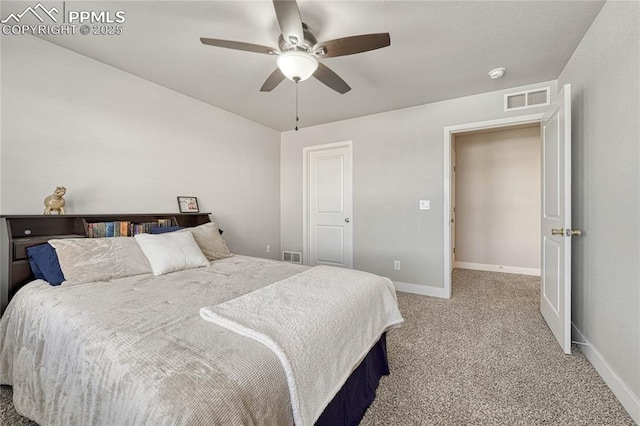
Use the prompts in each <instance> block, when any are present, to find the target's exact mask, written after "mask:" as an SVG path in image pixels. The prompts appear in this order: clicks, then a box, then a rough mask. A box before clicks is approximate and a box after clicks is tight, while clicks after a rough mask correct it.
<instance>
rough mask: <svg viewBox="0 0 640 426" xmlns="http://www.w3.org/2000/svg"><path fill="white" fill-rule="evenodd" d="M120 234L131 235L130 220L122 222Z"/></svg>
mask: <svg viewBox="0 0 640 426" xmlns="http://www.w3.org/2000/svg"><path fill="white" fill-rule="evenodd" d="M120 235H121V236H123V237H128V236H129V222H120Z"/></svg>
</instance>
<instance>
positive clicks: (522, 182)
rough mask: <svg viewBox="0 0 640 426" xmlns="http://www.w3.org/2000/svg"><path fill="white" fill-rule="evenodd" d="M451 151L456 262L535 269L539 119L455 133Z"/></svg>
mask: <svg viewBox="0 0 640 426" xmlns="http://www.w3.org/2000/svg"><path fill="white" fill-rule="evenodd" d="M455 152H456V190H455V198H456V215H455V219H456V220H455V226H456V230H455V231H456V245H455V247H456V266H457V267H467V268H468V267H472V268H473V267H476V265H459V264H458V262H465V263H472V264H481V265H486V266H488V267H489V268H487V269H491V270H499V269H498V268H499V267H503V268H507V269H505V270H504V272H514V273H524V272H527V273H530V274H536V273H537V274H540V209H541V207H540V205H541V194H540V191H541V189H540V170H541V160H540V155H541V141H540V125H538V124H536V125H535V126H534V127H526V128H518V129H506V130H498V131H490V132H488V131H481V132H473V133H464V134H461V135H456V136H455ZM478 267H480V268H483V267H484V266H480V265H478ZM512 268H526V269H524V270H520V269H515V270H514V269H512Z"/></svg>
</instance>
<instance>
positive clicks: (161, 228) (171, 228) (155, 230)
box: [151, 226, 184, 234]
mask: <svg viewBox="0 0 640 426" xmlns="http://www.w3.org/2000/svg"><path fill="white" fill-rule="evenodd" d="M181 229H184V228H182V226H156V227H155V228H151V233H152V234H166V233H167V232H174V231H179V230H181Z"/></svg>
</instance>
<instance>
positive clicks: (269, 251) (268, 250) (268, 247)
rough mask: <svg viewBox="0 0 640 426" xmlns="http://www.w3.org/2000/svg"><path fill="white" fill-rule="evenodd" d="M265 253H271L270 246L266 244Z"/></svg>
mask: <svg viewBox="0 0 640 426" xmlns="http://www.w3.org/2000/svg"><path fill="white" fill-rule="evenodd" d="M267 253H271V244H267Z"/></svg>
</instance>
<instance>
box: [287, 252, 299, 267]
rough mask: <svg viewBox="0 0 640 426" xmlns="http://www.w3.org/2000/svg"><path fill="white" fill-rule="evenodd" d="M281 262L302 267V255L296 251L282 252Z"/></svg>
mask: <svg viewBox="0 0 640 426" xmlns="http://www.w3.org/2000/svg"><path fill="white" fill-rule="evenodd" d="M282 260H284V261H285V262H291V263H298V264H300V265H302V253H300V252H297V251H283V252H282Z"/></svg>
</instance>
